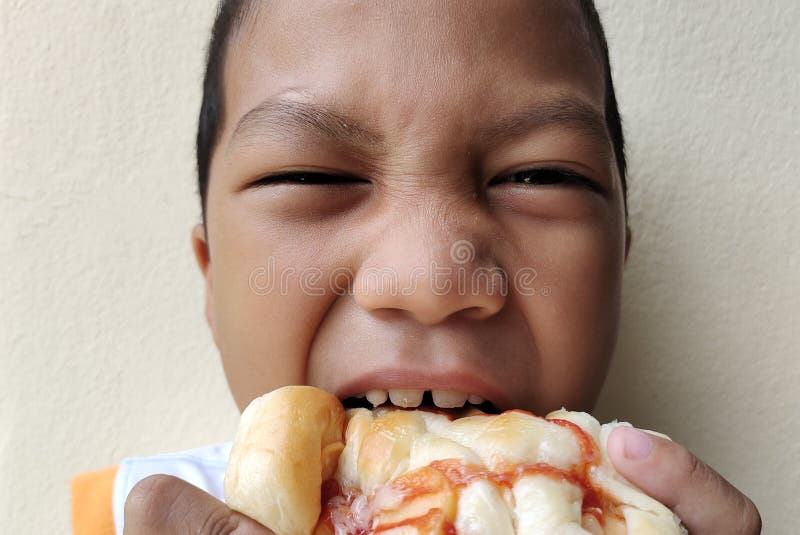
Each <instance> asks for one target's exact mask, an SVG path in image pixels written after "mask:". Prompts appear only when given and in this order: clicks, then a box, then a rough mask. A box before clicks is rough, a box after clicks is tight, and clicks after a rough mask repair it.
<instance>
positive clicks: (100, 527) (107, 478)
mask: <svg viewBox="0 0 800 535" xmlns="http://www.w3.org/2000/svg"><path fill="white" fill-rule="evenodd" d="M118 468H119V466H109V467H108V468H104V469H102V470H97V471H95V472H86V473H83V474H79V475H77V476H75V477H74V478H73V479H72V482H71V484H70V487H71V490H72V534H73V535H116V531H115V528H114V510H113V504H112V500H113V496H114V477H116V475H117V469H118Z"/></svg>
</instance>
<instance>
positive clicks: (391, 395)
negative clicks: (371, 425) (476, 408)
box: [357, 388, 484, 409]
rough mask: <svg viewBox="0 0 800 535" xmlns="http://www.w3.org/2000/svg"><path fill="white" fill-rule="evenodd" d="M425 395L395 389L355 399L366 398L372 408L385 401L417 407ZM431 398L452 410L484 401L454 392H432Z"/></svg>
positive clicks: (471, 395) (370, 392)
mask: <svg viewBox="0 0 800 535" xmlns="http://www.w3.org/2000/svg"><path fill="white" fill-rule="evenodd" d="M424 395H425V390H418V389H410V388H402V389H401V388H396V389H392V390H388V391H387V390H369V391H368V392H366V393H365V394H361V395H359V396H357V397H364V396H366V398H367V401H369V402H370V403H372V405H373V406H374V407H377V406H378V405H382V404H384V403H386V400H387V399H389V400H391V402H392V404H393V405H396V406H398V407H404V408H409V407H419V405H420V404H421V403H422V397H423V396H424ZM431 397H432V398H433V403H434V405H436V406H437V407H441V408H442V409H454V408H458V407H463V406H464V403H466V402H467V400H469V402H470V403H472V404H473V405H480V404H481V403H483V401H484V399H483V398H482V397H480V396H478V395H475V394H465V393H462V392H457V391H455V390H432V391H431Z"/></svg>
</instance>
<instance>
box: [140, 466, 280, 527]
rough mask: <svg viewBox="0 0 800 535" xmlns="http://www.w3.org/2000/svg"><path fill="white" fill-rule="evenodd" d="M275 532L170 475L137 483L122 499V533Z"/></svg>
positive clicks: (157, 476) (156, 476)
mask: <svg viewBox="0 0 800 535" xmlns="http://www.w3.org/2000/svg"><path fill="white" fill-rule="evenodd" d="M184 533H194V534H197V535H223V534H224V535H275V534H274V533H273V532H272V531H270V530H268V529H267V528H265V527H264V526H262V525H261V524H259V523H258V522H256V521H255V520H253V519H251V518H249V517H246V516H244V515H243V514H241V513H237V512H236V511H233V510H232V509H230V508H229V507H228V506H227V505H225V504H224V503H222V502H221V501H219V500H217V499H216V498H214V497H213V496H211V495H210V494H208V493H206V492H203V491H202V490H200V489H198V488H197V487H195V486H193V485H190V484H189V483H186V482H185V481H183V480H181V479H178V478H177V477H173V476H165V475H155V476H150V477H147V478H145V479H143V480H141V481H140V482H139V483H137V484H136V485H135V486H134V487H133V489H131V492H130V494H128V499H127V500H126V501H125V535H172V534H174V535H177V534H184Z"/></svg>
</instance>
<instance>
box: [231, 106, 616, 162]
mask: <svg viewBox="0 0 800 535" xmlns="http://www.w3.org/2000/svg"><path fill="white" fill-rule="evenodd" d="M552 126H561V127H563V128H568V129H570V130H573V131H575V132H577V133H578V134H581V135H583V136H586V137H588V138H589V139H591V140H592V141H594V142H596V143H598V144H599V145H600V146H601V147H602V148H603V151H604V153H606V154H607V155H610V148H611V138H610V136H609V133H608V129H607V126H606V121H605V117H604V115H603V114H602V113H600V112H599V111H598V110H597V109H596V108H595V107H593V106H591V105H590V104H588V103H586V102H584V101H583V100H580V99H578V98H576V97H572V96H559V97H554V98H551V99H547V100H543V101H540V102H537V103H536V104H534V105H533V106H532V107H530V108H528V109H526V110H523V111H519V112H515V113H512V114H509V115H506V116H504V117H502V118H501V119H500V120H498V121H497V122H495V123H493V124H490V125H488V126H486V127H484V128H481V129H480V130H478V133H477V135H476V137H475V138H474V141H475V143H476V144H477V146H479V147H481V146H493V145H498V144H500V143H502V142H503V141H506V140H509V139H512V138H515V137H521V136H522V135H524V134H526V133H528V132H530V131H533V130H537V129H542V128H546V127H552ZM309 131H311V132H313V133H315V134H316V135H318V136H320V137H322V138H327V139H330V140H332V141H336V142H338V143H340V144H345V145H348V146H350V148H351V149H353V150H354V151H356V152H359V153H362V154H364V153H366V154H376V153H382V152H384V151H385V149H386V144H385V139H384V137H383V136H382V135H380V134H378V133H375V132H373V131H371V130H369V129H368V128H366V127H365V126H363V125H361V124H359V122H358V121H356V120H355V119H353V118H350V117H347V116H345V115H342V114H340V113H338V112H336V111H334V110H332V109H330V108H328V107H327V106H324V105H321V104H318V103H314V102H307V101H302V100H297V99H291V98H274V97H271V98H268V99H266V100H264V101H263V102H261V103H260V104H259V105H257V106H256V107H255V108H253V109H252V110H250V111H249V112H247V113H246V114H244V115H243V116H242V117H241V119H239V121H238V122H237V124H236V127H235V128H234V131H233V134H232V135H231V138H230V140H229V142H228V150H229V151H230V150H231V149H233V148H234V147H237V146H241V145H247V144H248V143H249V140H255V139H258V138H261V137H271V138H274V139H276V140H284V141H285V139H286V136H287V134H288V135H292V134H293V135H295V136H297V137H300V136H302V135H303V134H307V133H308V132H309Z"/></svg>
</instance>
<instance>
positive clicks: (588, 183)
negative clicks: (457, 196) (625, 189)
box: [489, 167, 604, 193]
mask: <svg viewBox="0 0 800 535" xmlns="http://www.w3.org/2000/svg"><path fill="white" fill-rule="evenodd" d="M504 183H512V184H522V185H526V186H581V187H585V188H589V189H590V190H592V191H595V192H597V193H604V189H603V188H602V187H601V186H600V185H599V184H597V182H595V181H594V180H591V179H588V178H586V177H585V176H583V175H579V174H577V173H574V172H572V171H567V170H565V169H557V168H552V167H543V168H539V169H525V170H523V171H517V172H516V173H510V174H508V175H504V176H500V177H497V178H494V179H492V181H491V182H489V185H490V186H493V185H496V184H504Z"/></svg>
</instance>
